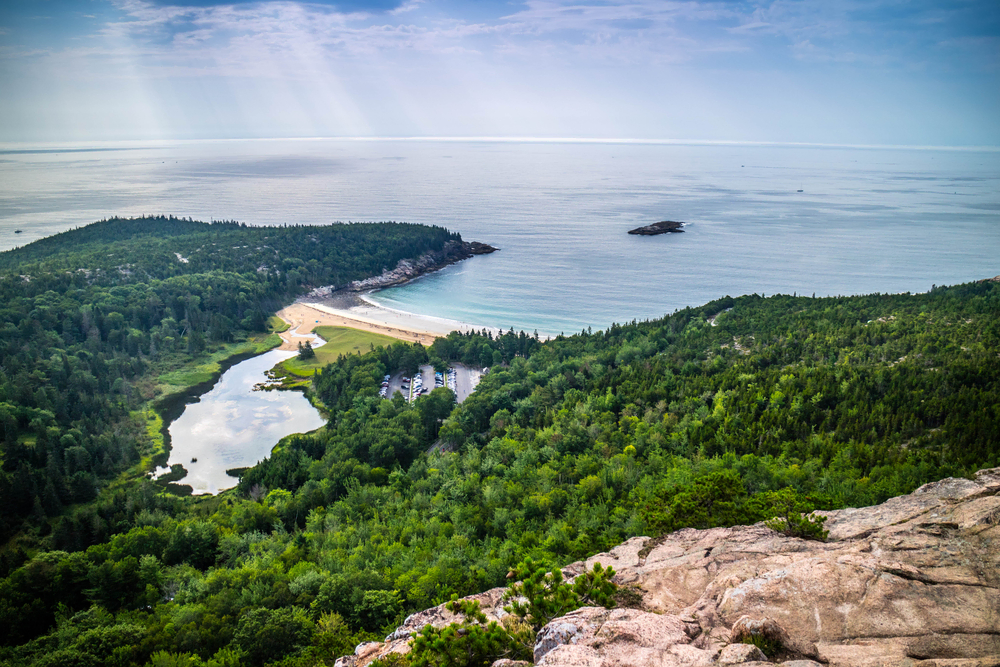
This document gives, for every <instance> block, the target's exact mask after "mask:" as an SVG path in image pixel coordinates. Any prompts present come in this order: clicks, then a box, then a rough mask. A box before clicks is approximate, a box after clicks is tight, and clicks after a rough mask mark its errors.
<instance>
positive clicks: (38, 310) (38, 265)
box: [0, 217, 458, 558]
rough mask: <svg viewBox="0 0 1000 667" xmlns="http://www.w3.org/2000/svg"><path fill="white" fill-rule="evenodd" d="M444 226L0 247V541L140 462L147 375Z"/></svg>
mask: <svg viewBox="0 0 1000 667" xmlns="http://www.w3.org/2000/svg"><path fill="white" fill-rule="evenodd" d="M457 238H458V236H457V235H455V234H452V233H450V232H448V231H447V230H445V229H442V228H439V227H426V226H420V225H407V224H397V223H381V224H348V225H343V224H336V225H326V226H316V227H308V226H295V227H248V226H246V225H243V224H239V223H233V222H224V223H211V224H206V223H202V222H194V221H191V220H182V219H177V218H172V217H157V218H139V219H120V218H114V219H111V220H104V221H101V222H98V223H94V224H92V225H88V226H86V227H83V228H80V229H76V230H72V231H68V232H65V233H62V234H57V235H55V236H52V237H49V238H45V239H42V240H40V241H36V242H34V243H32V244H30V245H27V246H24V247H22V248H18V249H15V250H11V251H7V252H4V253H0V459H2V467H0V504H2V506H3V507H4V512H3V514H2V515H0V537H3V538H6V537H7V536H9V535H10V534H12V533H13V532H15V531H17V530H18V529H19V528H20V526H21V525H22V522H23V520H24V519H25V518H28V517H30V521H31V523H32V524H33V525H35V526H38V527H40V528H41V530H42V531H43V533H44V532H45V531H47V530H49V527H50V522H49V521H47V519H48V518H53V517H58V516H60V515H61V514H62V513H63V511H64V508H66V507H67V506H70V505H74V504H76V503H81V502H86V501H90V500H92V499H93V498H94V497H95V495H96V493H97V490H98V488H99V486H100V485H101V484H102V481H103V480H108V479H110V478H112V477H114V476H115V475H117V474H118V473H119V472H121V471H122V470H123V469H126V468H128V467H129V466H131V465H133V464H135V463H137V462H138V461H139V460H140V455H141V452H142V451H143V449H144V446H145V441H146V439H147V438H146V436H145V426H144V425H143V424H135V423H133V420H132V419H131V418H130V414H131V413H132V412H133V411H135V410H136V409H137V407H138V406H140V405H142V404H143V403H144V402H145V401H146V400H147V399H150V398H152V395H151V394H150V385H151V384H152V382H151V378H152V377H154V376H155V375H158V374H160V373H163V372H165V371H168V370H170V369H172V368H175V367H177V366H178V365H179V364H181V363H183V362H185V361H188V360H194V359H198V358H200V355H201V354H202V353H203V352H205V351H206V350H211V349H215V348H218V347H219V346H221V345H224V344H227V343H233V342H240V341H243V340H246V339H247V337H248V336H251V335H253V334H255V333H260V332H262V331H264V330H265V328H266V321H267V317H268V316H269V315H270V314H272V313H273V312H274V311H275V310H277V309H278V308H280V307H281V305H282V304H284V303H286V302H287V301H289V300H290V299H292V298H293V297H294V296H296V295H298V294H300V293H302V292H303V291H305V290H307V289H309V288H312V287H315V286H320V285H329V284H338V285H342V284H344V283H346V282H349V281H351V280H355V279H360V278H365V277H368V276H371V275H376V274H378V273H381V272H382V270H383V269H385V268H391V267H393V266H395V264H396V263H397V262H398V261H399V260H400V259H402V258H404V257H414V256H417V255H420V254H422V253H424V252H426V251H429V250H439V249H441V248H442V247H443V246H444V244H445V243H447V242H448V241H450V240H454V239H457ZM66 520H67V521H73V519H72V517H68V518H67V519H66ZM99 532H100V531H98V533H99ZM7 557H8V558H9V557H10V556H9V554H8V555H7Z"/></svg>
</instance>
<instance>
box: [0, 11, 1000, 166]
mask: <svg viewBox="0 0 1000 667" xmlns="http://www.w3.org/2000/svg"><path fill="white" fill-rule="evenodd" d="M256 137H507V138H510V137H537V138H585V139H635V140H660V141H734V142H792V143H821V144H852V145H857V144H860V145H917V146H920V145H933V146H998V145H1000V2H997V1H996V0H950V1H942V0H772V1H761V2H749V1H743V0H714V1H710V0H681V1H674V0H667V1H660V0H529V1H527V2H523V1H516V0H511V1H501V0H483V1H477V2H463V1H459V0H344V1H343V2H338V1H336V0H330V1H325V0H321V1H316V2H296V1H291V0H264V1H260V2H244V1H237V2H233V1H228V2H223V1H219V0H176V1H172V0H19V1H13V0H0V142H29V143H30V142H89V141H124V140H157V139H225V138H256Z"/></svg>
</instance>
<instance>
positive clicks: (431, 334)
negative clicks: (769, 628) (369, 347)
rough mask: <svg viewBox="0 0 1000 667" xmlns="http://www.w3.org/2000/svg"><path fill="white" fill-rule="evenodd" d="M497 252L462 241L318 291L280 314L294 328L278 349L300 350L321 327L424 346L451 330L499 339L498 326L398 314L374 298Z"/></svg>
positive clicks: (491, 248) (315, 290)
mask: <svg viewBox="0 0 1000 667" xmlns="http://www.w3.org/2000/svg"><path fill="white" fill-rule="evenodd" d="M495 251H496V248H493V247H492V246H489V245H486V244H483V243H479V242H475V241H473V242H462V243H461V244H460V245H458V244H456V245H455V246H453V247H451V248H449V249H448V250H447V251H446V252H444V253H441V254H428V255H424V256H422V257H420V258H418V259H417V260H415V261H406V260H404V261H401V262H400V263H399V265H398V266H397V267H396V268H395V269H393V270H391V271H384V272H383V273H382V275H380V276H375V277H373V278H368V279H366V280H363V281H355V282H353V283H351V284H350V285H346V286H343V287H340V288H337V287H335V286H333V285H328V286H325V287H318V288H316V289H314V290H312V291H310V292H308V293H307V294H304V295H302V296H300V297H299V298H297V299H296V300H295V301H294V302H292V303H291V304H289V305H288V306H285V307H284V308H282V309H281V310H279V311H278V312H277V313H275V314H276V315H277V316H278V317H280V318H281V319H282V320H284V321H285V322H287V323H288V325H289V326H288V329H286V330H285V331H283V332H280V333H279V334H278V335H279V336H281V340H282V344H281V347H280V348H279V349H282V350H295V349H297V347H298V343H299V342H300V341H302V340H305V339H307V338H312V337H313V336H314V335H315V334H312V331H313V330H314V329H315V328H316V327H319V326H340V327H348V328H351V329H359V330H361V331H369V332H372V333H378V334H383V335H386V336H391V337H392V338H396V339H398V340H402V341H405V342H408V343H420V344H421V345H424V346H429V345H430V344H431V343H433V342H434V339H436V338H440V337H443V336H447V335H448V334H449V333H451V332H452V331H460V332H462V333H468V332H470V331H473V330H475V331H489V332H491V333H493V335H495V336H496V335H501V334H502V333H503V331H502V330H501V329H498V328H496V327H488V326H477V325H474V324H468V323H466V322H460V321H458V320H450V319H447V318H443V317H435V316H433V315H421V314H418V313H411V312H407V311H405V310H398V309H396V308H390V307H388V306H383V305H382V304H380V303H378V302H377V301H375V300H374V299H372V298H370V296H369V295H371V294H374V293H376V292H378V291H380V290H382V289H385V288H388V287H399V286H401V285H405V284H408V283H410V282H413V281H414V280H417V279H419V278H422V277H423V276H426V275H428V274H431V273H435V272H437V271H440V270H442V269H444V268H447V267H448V266H451V265H453V264H457V263H459V262H461V261H463V260H465V259H469V258H471V257H474V256H476V255H484V254H489V253H492V252H495Z"/></svg>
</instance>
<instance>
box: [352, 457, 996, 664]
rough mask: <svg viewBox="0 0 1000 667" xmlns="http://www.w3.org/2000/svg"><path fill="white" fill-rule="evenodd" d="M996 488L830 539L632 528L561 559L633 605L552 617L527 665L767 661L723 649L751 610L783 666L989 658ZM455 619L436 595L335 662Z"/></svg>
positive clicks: (934, 493) (941, 490)
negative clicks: (626, 594) (635, 605)
mask: <svg viewBox="0 0 1000 667" xmlns="http://www.w3.org/2000/svg"><path fill="white" fill-rule="evenodd" d="M998 494H1000V468H994V469H991V470H982V471H980V472H978V473H977V474H976V475H975V478H974V479H973V480H965V479H945V480H942V481H940V482H934V483H931V484H926V485H924V486H922V487H920V488H919V489H917V490H916V491H914V492H913V493H911V494H909V495H907V496H900V497H898V498H893V499H891V500H888V501H886V502H885V503H882V504H881V505H876V506H874V507H864V508H853V509H844V510H836V511H832V512H822V514H824V515H826V516H827V517H828V519H827V522H826V527H827V529H828V530H829V531H830V537H829V540H828V541H827V542H825V543H824V542H817V541H807V540H801V539H797V538H790V537H785V536H783V535H780V534H778V533H775V532H774V531H772V530H771V529H769V528H767V527H765V526H764V525H763V524H757V525H754V526H738V527H734V528H712V529H709V530H694V529H685V530H680V531H677V532H675V533H672V534H670V535H668V536H666V537H664V538H660V539H656V540H653V539H650V538H648V537H635V538H632V539H630V540H628V541H626V542H624V543H623V544H621V545H619V546H618V547H616V548H614V549H612V550H611V551H610V552H609V553H604V554H598V555H596V556H594V557H592V558H590V559H588V560H587V561H585V562H578V563H574V564H572V565H570V566H568V567H567V568H565V570H564V571H565V573H566V574H567V575H569V576H572V575H575V574H579V573H580V572H583V571H584V569H590V568H591V567H592V566H593V564H594V563H596V562H600V563H601V564H602V565H605V566H608V565H610V566H612V567H614V569H615V571H616V572H617V574H616V576H615V582H616V583H618V584H619V585H620V586H631V587H634V589H635V590H636V592H638V593H639V594H640V595H641V597H642V603H641V606H642V609H614V610H608V609H603V608H596V607H585V608H582V609H578V610H577V611H574V612H572V613H570V614H567V615H566V616H563V617H561V618H558V619H555V620H553V621H552V622H551V623H549V624H548V625H547V626H546V627H545V628H543V629H542V631H541V632H540V633H539V635H538V640H537V642H536V645H535V654H534V659H535V663H536V664H537V665H539V666H542V665H545V666H548V667H555V666H560V667H561V666H564V665H566V666H568V665H593V666H594V667H613V666H618V665H651V666H659V667H673V666H677V667H682V666H683V667H687V666H691V667H694V666H696V665H721V664H742V665H748V666H749V665H766V664H774V662H770V663H768V662H764V661H761V660H760V655H759V654H758V653H755V652H753V651H749V650H744V649H738V648H736V649H727V647H728V646H730V639H731V631H732V628H733V625H734V624H736V622H737V621H738V620H740V619H741V618H742V617H749V618H750V619H771V620H773V621H774V622H776V623H777V624H778V625H779V626H780V627H781V629H782V630H783V631H784V633H785V636H786V637H787V644H786V646H785V648H784V650H783V652H781V653H779V654H778V655H776V656H771V658H770V660H777V661H784V662H781V663H780V664H784V665H787V666H789V667H807V666H813V665H816V664H817V663H818V664H821V665H830V666H831V667H840V666H857V667H899V666H902V667H939V666H940V667H944V666H945V665H948V666H949V667H990V666H1000V495H998ZM473 597H474V599H479V600H480V601H481V603H482V606H483V609H484V611H485V612H486V613H487V615H488V616H491V617H493V618H500V617H502V616H503V615H504V614H505V612H504V611H503V609H502V607H503V601H502V589H494V590H492V591H487V592H486V593H483V594H480V595H477V596H473ZM453 620H455V619H454V617H453V615H451V614H450V613H448V612H447V611H445V610H443V609H442V608H440V607H437V608H435V609H431V610H427V611H424V612H421V613H419V614H415V615H413V616H411V617H410V618H409V619H407V621H406V623H404V625H403V626H401V627H400V628H399V629H397V630H396V632H394V633H393V634H392V635H390V637H389V638H388V639H389V641H387V642H386V643H384V644H381V645H378V646H377V647H375V646H372V645H364V647H363V649H364V650H363V651H362V650H361V649H362V647H359V654H358V655H355V656H352V657H349V658H346V659H343V660H342V662H341V665H342V666H343V667H347V666H348V665H350V666H351V667H363V666H364V665H367V664H368V663H369V662H371V661H372V660H374V659H375V658H377V657H379V656H383V655H386V654H387V653H388V652H391V651H396V652H405V651H407V650H408V645H407V642H408V639H407V637H408V636H409V635H411V634H414V633H416V632H418V631H419V629H420V628H421V627H423V625H424V624H425V623H431V624H432V625H436V626H444V625H447V624H448V623H449V622H451V621H453ZM362 653H363V655H361V654H362ZM740 656H746V657H745V658H740ZM737 659H741V660H742V662H734V661H735V660H737Z"/></svg>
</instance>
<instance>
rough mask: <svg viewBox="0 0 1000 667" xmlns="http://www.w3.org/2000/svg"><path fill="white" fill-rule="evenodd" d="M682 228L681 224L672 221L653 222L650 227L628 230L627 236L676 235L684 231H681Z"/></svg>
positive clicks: (682, 224)
mask: <svg viewBox="0 0 1000 667" xmlns="http://www.w3.org/2000/svg"><path fill="white" fill-rule="evenodd" d="M683 226H684V223H683V222H674V221H673V220H663V221H662V222H654V223H653V224H651V225H646V226H644V227H636V228H635V229H630V230H628V233H629V234H634V235H636V236H656V235H657V234H676V233H681V232H683V231H684V230H683V229H681V228H682V227H683Z"/></svg>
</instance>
